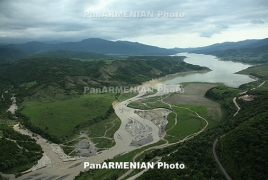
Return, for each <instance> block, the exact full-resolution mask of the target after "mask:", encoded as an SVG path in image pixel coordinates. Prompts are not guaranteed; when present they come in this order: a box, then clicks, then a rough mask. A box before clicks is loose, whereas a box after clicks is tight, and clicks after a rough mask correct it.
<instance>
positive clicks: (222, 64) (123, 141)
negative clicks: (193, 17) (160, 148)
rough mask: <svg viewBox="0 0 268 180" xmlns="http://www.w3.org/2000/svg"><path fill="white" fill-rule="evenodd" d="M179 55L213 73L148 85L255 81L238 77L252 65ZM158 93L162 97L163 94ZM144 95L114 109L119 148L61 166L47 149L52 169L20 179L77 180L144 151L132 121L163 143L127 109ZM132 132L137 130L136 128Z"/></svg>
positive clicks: (173, 77) (151, 126)
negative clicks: (97, 166)
mask: <svg viewBox="0 0 268 180" xmlns="http://www.w3.org/2000/svg"><path fill="white" fill-rule="evenodd" d="M177 55H184V56H187V58H186V59H185V61H186V62H187V63H191V64H195V65H200V66H206V67H209V68H210V69H211V70H212V71H209V72H203V73H200V72H196V73H193V72H192V73H185V74H184V73H183V74H181V73H180V74H176V75H170V76H167V77H164V78H160V79H157V80H153V81H150V82H147V85H156V84H162V85H163V84H169V86H170V87H171V88H175V86H178V87H176V88H180V86H179V85H178V83H181V82H211V83H215V82H221V83H224V84H226V85H227V86H230V87H238V86H239V85H241V84H244V83H248V82H251V81H254V80H253V79H251V78H249V77H248V76H245V75H239V74H234V73H235V72H237V71H240V70H242V69H245V68H247V67H249V66H250V65H245V64H242V63H234V62H230V61H219V60H218V59H216V57H214V56H209V55H200V54H177ZM144 84H146V83H144ZM158 93H160V94H161V93H162V92H158ZM158 93H156V94H154V95H152V96H151V97H154V96H157V95H158ZM162 94H163V93H162ZM143 95H144V93H140V94H139V95H138V96H136V97H133V98H131V99H128V100H126V101H123V102H118V103H117V104H116V105H114V109H115V112H116V114H117V116H118V117H119V118H120V119H121V121H122V123H121V126H120V128H119V129H118V131H117V132H116V133H115V134H114V139H115V142H116V145H115V146H114V147H112V148H110V149H108V150H104V151H102V153H100V154H98V155H96V156H91V157H88V158H84V159H80V160H77V161H74V162H60V163H59V162H57V161H55V157H56V156H57V154H55V153H54V152H53V151H52V150H51V149H50V147H48V148H47V149H44V152H45V153H46V154H47V155H48V157H49V158H50V159H51V161H52V162H51V166H48V167H45V168H42V169H38V170H36V171H33V172H30V173H28V174H27V175H23V176H21V177H19V178H18V180H21V179H27V177H30V178H31V179H32V180H34V179H44V178H47V179H51V178H54V177H58V178H59V179H61V178H62V179H63V178H64V179H73V178H74V177H75V176H76V175H78V173H79V172H80V171H83V162H90V163H101V162H103V161H104V160H106V159H112V158H114V157H115V156H118V155H120V154H124V153H127V152H130V151H133V150H135V149H137V148H140V147H138V146H129V144H130V143H131V142H132V140H133V135H131V134H130V133H129V132H127V131H126V127H128V125H127V124H129V122H130V121H133V122H134V121H135V124H136V126H137V127H138V128H140V127H144V128H143V129H149V131H150V132H151V137H152V141H150V142H149V143H150V144H152V143H155V142H157V141H159V140H160V137H159V136H158V131H159V128H158V127H157V126H156V125H155V124H153V123H152V122H151V121H148V120H146V119H143V118H141V117H140V116H138V115H137V114H136V113H135V109H132V108H129V107H127V105H128V104H129V103H130V102H133V101H136V100H138V99H140V98H144V97H143ZM132 124H134V123H132ZM131 128H134V126H133V127H131ZM143 129H142V130H143ZM135 132H136V131H135ZM146 133H147V134H148V132H145V134H146ZM138 135H139V134H138Z"/></svg>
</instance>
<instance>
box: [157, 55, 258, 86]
mask: <svg viewBox="0 0 268 180" xmlns="http://www.w3.org/2000/svg"><path fill="white" fill-rule="evenodd" d="M177 55H178V56H187V58H186V59H184V61H185V62H187V63H189V64H194V65H199V66H206V67H208V68H209V69H211V70H212V71H210V72H206V73H185V74H178V75H171V76H167V77H164V78H161V79H159V80H160V81H161V83H163V84H177V83H182V82H211V83H217V82H219V83H224V84H225V85H227V86H230V87H238V86H240V85H241V84H245V83H248V82H251V81H254V79H252V78H250V77H249V76H247V75H241V74H234V73H235V72H238V71H241V70H243V69H246V68H248V67H250V65H247V64H242V63H234V62H232V61H219V60H218V59H217V58H216V57H215V56H210V55H203V54H190V53H179V54H177Z"/></svg>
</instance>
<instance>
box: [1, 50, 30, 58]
mask: <svg viewBox="0 0 268 180" xmlns="http://www.w3.org/2000/svg"><path fill="white" fill-rule="evenodd" d="M25 57H26V54H25V53H23V52H22V51H20V50H16V49H11V48H6V47H0V61H5V60H7V61H9V60H18V59H21V58H25Z"/></svg>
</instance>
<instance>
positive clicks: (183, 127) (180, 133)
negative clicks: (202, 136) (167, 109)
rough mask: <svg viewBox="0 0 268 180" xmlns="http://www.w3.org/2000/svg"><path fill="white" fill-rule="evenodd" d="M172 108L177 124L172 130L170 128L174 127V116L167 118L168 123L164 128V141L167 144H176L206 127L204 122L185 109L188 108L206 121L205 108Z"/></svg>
mask: <svg viewBox="0 0 268 180" xmlns="http://www.w3.org/2000/svg"><path fill="white" fill-rule="evenodd" d="M172 108H173V111H174V112H175V113H177V115H178V117H177V124H176V125H175V126H174V127H173V128H172V129H170V128H171V127H172V126H173V125H174V122H175V120H174V117H175V114H174V113H172V114H170V115H169V117H168V120H169V123H168V125H167V127H166V130H167V136H166V137H165V139H166V140H168V141H169V142H177V141H179V140H182V139H183V138H185V137H186V136H188V135H190V134H193V133H196V132H198V131H200V130H201V129H202V128H203V127H204V126H205V125H206V122H205V121H204V120H202V119H200V118H198V117H197V115H196V114H195V113H193V112H191V111H189V110H188V109H185V108H189V109H190V110H192V111H195V112H197V113H198V114H199V115H200V116H202V117H204V118H205V119H207V120H208V116H207V113H206V110H207V109H206V107H205V106H176V107H174V106H173V107H172ZM170 122H171V123H170Z"/></svg>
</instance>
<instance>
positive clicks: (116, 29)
mask: <svg viewBox="0 0 268 180" xmlns="http://www.w3.org/2000/svg"><path fill="white" fill-rule="evenodd" d="M267 8H268V3H267V1H266V0H247V1H244V0H237V1H233V0H225V1H221V0H213V1H210V0H204V1H199V0H190V1H178V0H166V1H162V0H144V1H136V0H128V1H120V0H80V1H79V2H77V1H75V0H69V1H66V0H58V1H45V0H39V1H36V0H27V1H25V0H22V1H0V24H1V26H0V34H5V35H6V36H5V37H0V41H2V42H15V41H21V42H23V41H29V40H42V39H46V40H63V41H78V40H82V39H85V38H89V37H99V38H104V39H110V40H116V39H126V40H127V39H135V38H139V37H146V36H171V35H175V34H193V35H198V36H199V37H206V38H212V37H213V36H215V35H217V34H222V33H224V32H227V31H233V30H241V29H243V28H245V26H247V28H256V26H255V25H256V24H262V25H264V26H265V27H266V26H267V24H265V23H264V22H267V20H268V12H267V10H266V9H267ZM119 11H124V12H133V11H137V12H153V13H154V17H153V18H152V17H143V18H129V17H119V18H107V17H103V18H89V17H87V18H85V12H92V13H105V12H119ZM159 12H165V13H167V14H168V15H170V14H171V13H181V14H184V16H183V17H177V18H171V17H168V16H166V17H161V18H159V17H158V16H157V15H158V13H159ZM249 22H250V23H249ZM249 38H254V37H249ZM174 41H175V40H174ZM152 43H153V42H152Z"/></svg>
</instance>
